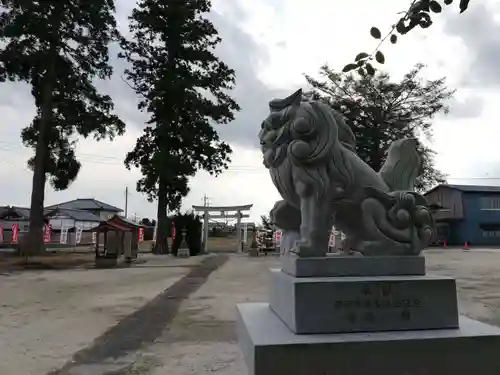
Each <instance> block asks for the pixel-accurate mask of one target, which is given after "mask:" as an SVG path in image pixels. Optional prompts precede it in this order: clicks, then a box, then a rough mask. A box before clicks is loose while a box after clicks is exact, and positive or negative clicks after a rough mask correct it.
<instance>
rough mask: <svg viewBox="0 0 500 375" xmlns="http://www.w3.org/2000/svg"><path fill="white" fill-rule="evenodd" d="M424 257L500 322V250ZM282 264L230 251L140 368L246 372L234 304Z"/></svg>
mask: <svg viewBox="0 0 500 375" xmlns="http://www.w3.org/2000/svg"><path fill="white" fill-rule="evenodd" d="M426 257H427V264H428V272H429V273H433V274H441V275H452V276H454V277H456V278H457V279H458V280H457V281H458V294H459V299H460V310H461V313H463V314H466V315H468V316H470V317H473V318H476V319H479V320H482V321H484V322H488V323H491V324H497V325H500V314H499V312H500V276H499V275H500V251H496V252H493V251H484V252H483V251H477V252H474V251H471V252H464V251H462V250H458V251H454V250H451V251H447V252H444V251H429V252H427V255H426ZM278 264H279V263H278V260H277V259H276V258H274V257H261V258H249V257H247V256H232V257H231V260H230V261H229V262H228V263H226V265H225V266H224V267H222V268H221V269H219V270H218V271H216V272H214V274H213V275H212V276H211V277H210V278H209V280H208V281H207V282H206V283H205V284H204V285H203V286H202V287H201V288H200V289H199V290H198V291H197V292H196V293H193V294H192V295H191V297H190V298H189V299H188V300H186V301H185V302H184V303H183V304H182V306H181V308H180V310H179V313H178V315H177V317H176V318H175V319H174V320H173V322H172V323H171V324H170V328H169V329H168V330H166V331H164V332H163V334H162V336H161V337H160V338H159V339H158V340H156V344H155V345H153V346H151V347H149V348H147V349H145V350H144V351H143V352H142V357H138V358H150V359H151V360H153V359H154V360H155V361H156V365H155V366H154V368H151V369H148V370H145V369H144V370H138V372H136V373H137V374H141V375H146V374H148V375H192V374H197V375H198V374H199V375H202V374H213V373H216V374H218V375H247V369H246V367H245V365H244V363H243V360H242V358H241V354H240V351H239V348H238V345H237V342H236V333H235V330H234V325H235V322H234V320H235V305H236V304H237V303H240V302H246V301H258V302H262V301H267V284H268V269H269V268H270V267H274V266H277V265H278ZM139 361H140V359H139ZM138 363H139V362H138ZM160 363H161V364H160ZM137 368H140V366H139V367H137ZM134 374H135V373H134Z"/></svg>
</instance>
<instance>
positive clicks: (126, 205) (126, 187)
mask: <svg viewBox="0 0 500 375" xmlns="http://www.w3.org/2000/svg"><path fill="white" fill-rule="evenodd" d="M127 211H128V186H125V219H126V218H127V213H128V212H127Z"/></svg>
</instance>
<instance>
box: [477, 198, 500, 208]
mask: <svg viewBox="0 0 500 375" xmlns="http://www.w3.org/2000/svg"><path fill="white" fill-rule="evenodd" d="M480 203H481V210H499V211H500V198H499V197H482V198H481V199H480Z"/></svg>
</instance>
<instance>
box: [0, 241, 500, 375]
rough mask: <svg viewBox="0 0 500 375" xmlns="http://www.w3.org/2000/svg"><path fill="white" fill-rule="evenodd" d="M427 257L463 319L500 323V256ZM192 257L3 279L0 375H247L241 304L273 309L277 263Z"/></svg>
mask: <svg viewBox="0 0 500 375" xmlns="http://www.w3.org/2000/svg"><path fill="white" fill-rule="evenodd" d="M426 257H427V265H428V272H429V273H433V274H441V275H451V276H454V277H455V278H457V282H458V294H459V300H460V310H461V313H463V314H466V315H468V316H470V317H473V318H476V319H479V320H482V321H485V322H489V323H492V324H497V325H500V276H499V275H500V251H470V252H464V251H462V250H446V251H428V252H427V253H426ZM155 259H162V257H158V258H155ZM195 259H201V258H192V259H189V260H187V261H185V262H187V263H184V264H182V262H183V261H182V260H179V259H178V260H175V261H176V262H172V263H169V264H168V265H170V266H171V267H169V268H167V267H166V266H167V264H158V265H156V266H155V265H154V264H152V263H151V262H148V263H146V264H145V265H144V267H143V269H142V270H141V269H140V268H139V267H138V268H137V269H136V268H133V269H129V270H113V271H104V272H102V271H96V273H93V272H89V271H82V272H74V271H73V272H72V273H68V274H64V273H63V272H62V271H61V272H52V273H48V274H46V273H42V274H35V273H33V274H31V276H26V275H24V276H23V277H22V278H20V279H18V280H12V281H8V278H2V279H0V282H2V283H0V295H2V296H3V295H4V291H8V292H9V295H10V297H9V300H10V303H11V304H12V307H11V310H10V313H11V314H12V315H10V317H9V315H8V314H9V310H8V307H7V308H6V307H5V306H4V307H2V308H1V310H0V313H1V315H0V335H1V337H2V338H3V337H9V338H12V340H10V341H9V342H6V340H2V341H1V342H0V374H2V375H4V374H5V375H17V374H23V375H24V374H26V375H30V374H37V375H38V374H44V373H47V372H45V370H46V369H49V368H51V369H53V368H54V366H55V365H56V366H57V368H60V367H61V366H63V364H64V363H66V366H65V367H64V368H63V370H62V371H56V372H52V374H58V375H112V374H114V375H193V374H197V375H198V374H199V375H203V374H209V373H210V374H213V373H217V374H219V375H246V374H247V370H246V368H245V365H244V363H243V361H242V359H241V355H240V351H239V348H238V346H237V343H236V333H235V329H234V328H235V321H234V320H235V305H236V304H237V303H240V302H249V301H257V302H262V301H266V300H267V290H268V269H269V268H270V267H275V266H278V264H279V261H278V259H277V258H275V257H272V256H268V257H259V258H250V257H248V256H246V255H231V256H230V257H229V261H228V262H226V263H224V262H225V261H226V260H227V257H226V256H214V257H211V258H205V260H204V262H203V264H202V265H201V266H200V267H199V268H189V267H187V266H194V265H197V263H189V262H195ZM146 266H149V269H146ZM128 271H131V272H128ZM107 273H109V275H108V274H107ZM186 275H188V276H186ZM183 276H186V277H184V278H183V279H182V281H178V280H180V279H181V278H182V277H183ZM16 277H17V276H16ZM37 278H41V280H37ZM104 280H107V282H108V283H109V284H107V285H108V286H106V285H105V284H103V282H104ZM37 281H38V282H37ZM4 283H7V284H9V286H6V285H4ZM169 286H172V287H171V288H170V289H167V288H168V287H169ZM16 291H17V294H16V293H15V292H16ZM22 293H27V296H25V297H23V296H22ZM16 296H17V297H16ZM148 301H151V302H149V303H147V302H148ZM141 306H143V307H142V308H140V307H141ZM44 309H48V310H44ZM137 309H139V310H138V311H136V312H134V311H135V310H137ZM37 319H39V320H37ZM118 320H121V322H120V323H118V324H116V322H117V321H118ZM39 322H41V324H39ZM9 324H11V325H13V327H9ZM23 324H26V325H27V327H24V326H23ZM115 324H116V325H115ZM113 325H114V327H113V328H111V329H108V328H109V327H110V326H113ZM106 329H108V330H107V331H106ZM17 333H21V334H20V336H16V334H17ZM5 334H8V335H7V336H4V335H5ZM96 337H99V338H98V339H97V340H95V341H94V343H93V344H92V345H89V343H90V342H92V340H93V339H94V338H96ZM20 348H23V349H24V352H21V351H20ZM44 348H45V349H44ZM82 349H83V350H82ZM79 350H80V351H79ZM78 351H79V352H78ZM75 352H77V353H76V355H74V356H73V353H75ZM35 354H36V355H37V357H35ZM70 358H73V360H74V362H71V363H67V361H68V359H70ZM14 361H15V362H14ZM16 363H17V366H16ZM35 370H36V371H35Z"/></svg>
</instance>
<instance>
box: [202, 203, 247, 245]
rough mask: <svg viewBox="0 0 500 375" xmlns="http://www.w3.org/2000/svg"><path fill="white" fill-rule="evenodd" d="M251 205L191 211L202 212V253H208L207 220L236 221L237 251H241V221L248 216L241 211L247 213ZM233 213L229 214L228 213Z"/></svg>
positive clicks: (208, 207) (204, 207) (214, 207)
mask: <svg viewBox="0 0 500 375" xmlns="http://www.w3.org/2000/svg"><path fill="white" fill-rule="evenodd" d="M252 206H253V204H246V205H243V206H195V205H193V210H195V211H202V212H203V252H204V253H207V251H208V220H209V219H226V218H232V219H236V236H237V240H238V251H240V250H241V219H242V218H248V217H250V215H248V214H243V213H242V211H249V210H250V209H251V208H252ZM233 211H234V212H235V213H233V214H229V215H228V212H233ZM210 212H218V213H219V214H218V215H211V214H210Z"/></svg>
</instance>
